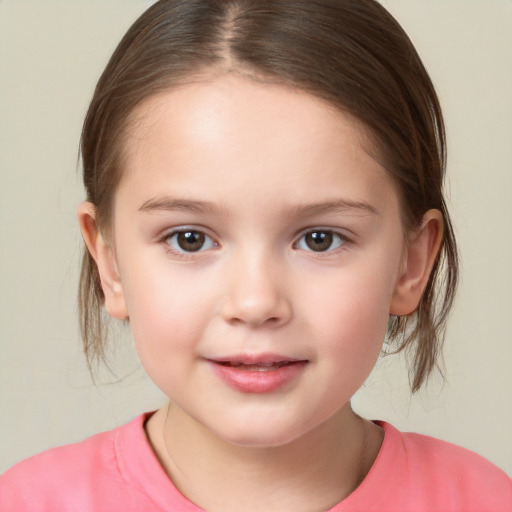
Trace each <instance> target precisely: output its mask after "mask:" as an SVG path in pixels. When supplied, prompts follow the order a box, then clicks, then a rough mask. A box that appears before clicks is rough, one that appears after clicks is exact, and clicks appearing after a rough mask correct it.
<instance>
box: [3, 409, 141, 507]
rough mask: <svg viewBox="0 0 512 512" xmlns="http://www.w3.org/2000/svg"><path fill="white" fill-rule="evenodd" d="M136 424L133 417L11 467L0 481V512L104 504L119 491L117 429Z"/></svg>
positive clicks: (137, 421) (121, 484) (120, 484)
mask: <svg viewBox="0 0 512 512" xmlns="http://www.w3.org/2000/svg"><path fill="white" fill-rule="evenodd" d="M141 422H142V417H139V418H137V419H136V420H134V421H133V422H131V423H129V424H128V425H125V426H123V427H120V428H118V429H115V430H111V431H109V432H103V433H100V434H97V435H94V436H92V437H90V438H88V439H86V440H85V441H81V442H79V443H75V444H69V445H65V446H60V447H58V448H52V449H50V450H47V451H45V452H43V453H40V454H38V455H35V456H33V457H30V458H28V459H26V460H24V461H22V462H20V463H18V464H16V465H15V466H13V467H12V468H11V469H9V470H8V471H7V472H6V473H5V474H3V475H2V476H1V477H0V512H4V511H10V510H17V511H35V510H38V511H41V510H45V511H47V510H48V511H53V510H79V508H80V507H78V508H77V504H78V503H79V502H80V500H84V501H82V503H85V502H88V500H89V501H90V500H95V499H98V500H101V499H105V497H107V496H109V495H111V494H112V491H113V490H115V489H120V488H122V487H123V486H125V484H124V482H123V476H122V474H121V472H120V471H119V468H118V461H117V454H116V438H117V437H118V435H119V433H120V432H121V431H123V429H127V428H134V427H135V426H136V425H138V424H139V423H141ZM92 489H93V490H94V492H91V490H92ZM101 510H103V508H101Z"/></svg>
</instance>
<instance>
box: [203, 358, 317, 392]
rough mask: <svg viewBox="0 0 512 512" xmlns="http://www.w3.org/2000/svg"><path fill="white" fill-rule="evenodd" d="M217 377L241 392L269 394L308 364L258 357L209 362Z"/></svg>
mask: <svg viewBox="0 0 512 512" xmlns="http://www.w3.org/2000/svg"><path fill="white" fill-rule="evenodd" d="M208 362H209V363H210V364H211V365H212V367H213V370H214V371H215V373H216V374H217V376H218V377H219V378H220V379H222V380H223V381H224V382H225V383H226V384H227V385H228V386H229V387H231V388H233V389H235V390H237V391H241V392H243V393H270V392H272V391H275V390H277V389H279V388H281V387H283V386H284V385H286V384H288V383H289V382H291V381H292V380H293V379H295V378H296V377H297V376H298V375H299V374H300V373H301V372H302V371H303V370H304V368H305V367H306V365H307V363H308V361H306V360H299V359H291V358H289V357H285V356H280V355H274V354H260V355H240V356H232V357H222V358H219V359H208Z"/></svg>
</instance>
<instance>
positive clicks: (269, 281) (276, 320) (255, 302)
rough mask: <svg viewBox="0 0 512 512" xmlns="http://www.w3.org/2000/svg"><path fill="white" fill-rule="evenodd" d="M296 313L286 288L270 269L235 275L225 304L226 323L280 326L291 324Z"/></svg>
mask: <svg viewBox="0 0 512 512" xmlns="http://www.w3.org/2000/svg"><path fill="white" fill-rule="evenodd" d="M291 314H292V310H291V304H290V301H289V300H288V296H287V293H286V287H285V285H284V283H283V282H282V279H280V280H277V279H275V278H274V277H273V276H272V274H271V273H270V272H269V269H268V265H267V268H266V269H265V268H261V269H260V271H256V272H255V271H254V269H253V271H252V272H250V273H247V272H245V273H244V274H243V275H242V276H240V277H239V278H238V279H237V278H236V275H235V276H233V278H232V281H231V286H230V289H229V291H228V293H227V296H226V299H225V301H224V305H223V317H224V320H225V321H227V322H228V323H230V324H235V325H236V324H244V325H247V326H249V327H252V328H256V327H262V326H268V327H278V326H281V325H283V324H285V323H287V322H288V320H289V319H290V317H291Z"/></svg>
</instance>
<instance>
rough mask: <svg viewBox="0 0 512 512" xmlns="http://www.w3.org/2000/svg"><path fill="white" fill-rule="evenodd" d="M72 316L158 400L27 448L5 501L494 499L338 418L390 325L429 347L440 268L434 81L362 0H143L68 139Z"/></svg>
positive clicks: (386, 432) (497, 498) (453, 503)
mask: <svg viewBox="0 0 512 512" xmlns="http://www.w3.org/2000/svg"><path fill="white" fill-rule="evenodd" d="M81 149H82V157H83V169H84V184H85V187H86V190H87V201H86V202H84V203H83V204H82V205H80V207H79V209H78V218H79V223H80V227H81V230H82V234H83V237H84V240H85V243H86V245H87V252H86V253H85V256H84V260H83V267H82V276H81V283H80V307H81V325H82V334H83V339H84V346H85V351H86V354H87V356H88V359H89V361H90V362H91V364H92V363H94V362H95V360H97V359H101V358H102V357H103V355H104V352H105V343H106V335H105V334H106V321H107V319H106V316H105V315H104V311H106V312H108V314H109V315H110V316H112V317H114V318H117V319H121V320H124V321H126V322H128V323H129V325H130V328H131V330H132V333H133V338H134V341H135V345H136V348H137V351H138V354H139V357H140V360H141V362H142V364H143V366H144V368H145V369H146V371H147V373H148V374H149V376H150V377H151V379H152V380H153V381H154V382H155V383H156V384H157V385H158V386H159V387H160V389H162V390H163V391H164V393H165V394H166V395H167V396H168V397H169V403H168V404H167V405H166V406H165V407H163V408H162V409H160V410H159V411H157V412H155V413H149V414H145V415H143V416H141V417H139V418H137V419H135V420H134V421H132V422H131V423H129V424H128V425H125V426H123V427H121V428H118V429H116V430H113V431H111V432H107V433H103V434H99V435H97V436H94V437H92V438H90V439H88V440H86V441H84V442H82V443H78V444H75V445H70V446H65V447H61V448H57V449H53V450H50V451H48V452H45V453H43V454H41V455H38V456H36V457H33V458H31V459H28V460H26V461H24V462H22V463H20V464H18V465H17V466H15V467H14V468H12V469H11V470H9V471H8V472H7V473H6V474H5V475H4V476H3V477H2V478H1V479H0V510H2V511H19V512H21V511H113V510H123V511H141V510H144V511H152V510H155V511H157V510H162V511H163V510H173V511H199V510H207V511H227V512H229V511H293V512H300V511H308V512H309V511H323V510H332V511H362V510H364V511H369V510H375V511H377V510H378V511H394V512H395V511H411V510H414V511H493V512H498V511H510V510H512V483H511V481H510V479H509V478H508V477H507V476H506V475H505V474H504V473H503V472H502V471H501V470H499V469H498V468H496V467H494V466H493V465H492V464H490V463H489V462H487V461H485V460H484V459H482V458H480V457H479V456H477V455H475V454H473V453H471V452H469V451H467V450H464V449H462V448H458V447H455V446H453V445H450V444H448V443H444V442H441V441H436V440H434V439H432V438H428V437H424V436H420V435H415V434H403V433H400V432H399V431H398V430H396V429H395V428H394V427H392V426H391V425H389V424H387V423H385V422H379V421H373V422H371V421H368V420H365V419H363V418H361V417H360V416H358V415H357V414H355V413H354V412H353V411H352V409H351V406H350V399H351V397H352V396H353V395H354V393H355V392H356V391H357V389H358V388H359V387H360V386H361V385H362V384H363V382H364V381H365V379H366V377H367V376H368V375H369V373H370V371H371V369H372V367H373V366H374V364H375V362H376V360H377V358H378V356H379V354H380V352H381V350H382V344H383V341H384V339H385V337H386V335H387V338H388V342H389V343H394V344H395V346H396V348H397V349H398V350H404V349H406V350H408V351H410V353H411V355H412V358H411V360H412V363H411V364H412V366H411V375H412V381H411V384H412V389H413V391H416V390H418V389H419V388H420V387H421V385H422V384H423V383H424V382H425V381H426V380H427V378H428V376H429V375H430V373H431V372H432V370H433V368H434V367H435V364H436V357H437V353H438V349H439V343H440V338H441V336H442V330H443V327H444V322H445V319H446V315H447V314H448V311H449V309H450V306H451V303H452V300H453V296H454V291H455V286H456V282H457V250H456V245H455V240H454V236H453V231H452V227H451V223H450V218H449V214H448V212H447V209H446V205H445V202H444V199H443V195H442V190H441V189H442V180H443V175H444V165H445V140H444V128H443V121H442V116H441V111H440V107H439V103H438V100H437V97H436V95H435V92H434V89H433V86H432V84H431V82H430V79H429V77H428V75H427V73H426V71H425V69H424V67H423V65H422V64H421V61H420V60H419V57H418V56H417V54H416V52H415V50H414V48H413V46H412V44H411V42H410V41H409V39H408V38H407V36H406V35H405V33H404V32H403V31H402V29H401V28H400V27H399V26H398V24H397V23H396V21H395V20H394V19H393V18H392V17H391V16H390V15H389V14H388V13H387V12H386V11H385V10H384V9H383V8H382V7H381V6H380V5H379V4H378V3H376V2H375V1H373V0H320V1H315V2H312V1H308V0H294V1H291V0H279V1H278V0H265V1H263V0H261V1H260V0H195V1H191V0H161V1H160V2H157V3H156V4H155V5H153V6H152V7H151V8H150V9H148V11H147V12H146V13H145V14H144V15H143V16H142V17H141V18H140V19H139V20H138V21H137V22H136V23H135V24H134V25H133V26H132V28H131V29H130V30H129V32H128V33H127V34H126V36H125V37H124V39H123V40H122V41H121V43H120V45H119V46H118V48H117V50H116V51H115V53H114V55H113V56H112V58H111V60H110V62H109V64H108V66H107V68H106V70H105V71H104V73H103V75H102V77H101V79H100V81H99V83H98V86H97V88H96V91H95V94H94V97H93V100H92V102H91V105H90V108H89V111H88V114H87V117H86V120H85V124H84V129H83V134H82V142H81Z"/></svg>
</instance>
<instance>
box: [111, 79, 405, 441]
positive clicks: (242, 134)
mask: <svg viewBox="0 0 512 512" xmlns="http://www.w3.org/2000/svg"><path fill="white" fill-rule="evenodd" d="M136 114H137V115H136V118H137V119H136V121H134V122H133V123H132V129H131V130H130V134H129V136H128V139H127V141H126V152H127V153H126V156H127V159H126V161H127V164H126V167H125V168H124V169H123V173H124V174H123V178H122V180H121V183H120V185H119V187H118V189H117V191H116V195H115V208H114V224H113V226H114V234H113V237H114V238H113V244H114V246H115V261H114V263H113V267H114V268H115V270H114V272H115V274H116V276H117V277H114V281H116V285H115V294H116V295H115V297H116V298H114V299H113V300H112V301H110V303H109V302H107V305H109V304H110V309H111V312H112V310H115V313H114V314H115V315H116V316H127V317H129V320H130V325H131V329H132V331H133V336H134V340H135V344H136V348H137V350H138V353H139V356H140V359H141V361H142V364H143V366H144V367H145V369H146V371H147V373H148V374H149V376H150V377H151V378H152V379H153V381H154V382H155V383H156V384H157V386H159V387H160V388H161V389H162V390H163V391H164V392H165V393H166V395H167V396H168V397H169V398H170V399H171V400H172V401H173V402H174V403H175V404H176V406H177V407H178V408H179V410H180V411H181V413H182V414H183V416H184V417H187V418H189V419H191V420H192V421H194V422H196V423H197V424H199V425H202V426H204V427H206V428H207V429H209V431H211V432H213V433H214V434H215V435H216V436H218V437H220V438H222V439H225V440H228V441H230V442H232V443H238V444H243V445H258V446H263V445H279V444H283V443H287V442H290V441H292V440H294V439H297V438H300V436H302V435H304V434H305V433H307V432H310V431H312V430H314V429H317V428H321V427H322V426H323V425H325V424H327V423H328V422H329V421H330V420H331V418H334V417H336V415H337V414H338V413H339V412H340V411H344V410H347V409H348V408H349V400H350V398H351V396H352V395H353V394H354V393H355V392H356V390H357V389H358V388H359V387H360V386H361V385H362V383H363V382H364V380H365V379H366V377H367V376H368V374H369V372H370V371H371V369H372V367H373V366H374V363H375V361H376V359H377V357H378V355H379V352H380V349H381V345H382V342H383V340H384V337H385V332H386V325H387V320H388V315H389V314H390V310H391V308H392V302H393V297H394V293H395V289H396V287H397V283H398V281H399V279H400V276H401V273H402V271H403V265H404V247H405V246H404V238H403V230H402V225H401V222H400V209H399V200H398V197H397V193H396V191H395V187H394V185H393V183H392V182H391V180H390V178H389V177H388V174H387V173H386V171H385V170H384V169H383V168H382V167H381V166H380V165H379V164H378V163H377V162H376V161H375V160H374V159H373V158H372V157H371V156H370V154H369V152H368V151H367V149H366V148H367V143H366V142H365V136H364V131H363V130H362V129H361V127H359V126H358V125H357V123H356V122H355V121H354V120H352V119H350V118H349V117H347V116H345V115H343V114H341V113H340V112H337V111H334V110H333V109H331V108H329V107H328V106H326V105H325V104H324V103H323V102H321V101H320V100H318V99H316V98H314V97H312V96H310V95H307V94H305V93H302V92H296V91H293V90H291V89H288V88H286V87H282V86H277V85H265V84H257V83H253V82H250V81H246V80H244V79H242V78H235V77H233V76H228V77H223V78H217V79H214V80H209V81H204V82H200V83H195V84H191V85H187V86H185V87H183V88H180V89H175V90H172V91H169V92H166V93H165V94H161V95H159V96H156V97H153V98H151V99H150V100H148V101H147V102H146V103H145V104H143V105H142V106H141V107H140V108H139V109H138V111H137V112H136ZM112 304H114V306H115V307H114V306H113V305H112Z"/></svg>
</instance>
